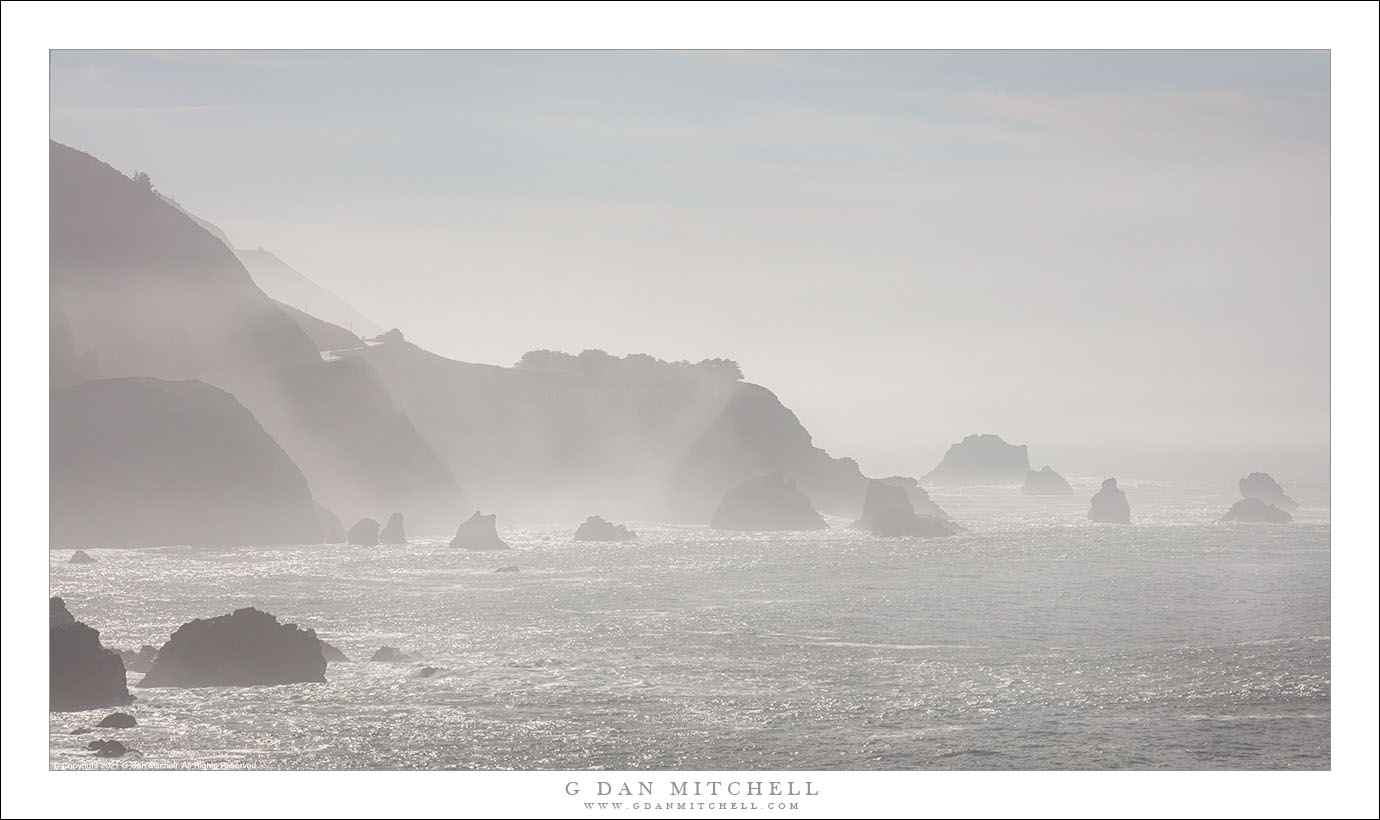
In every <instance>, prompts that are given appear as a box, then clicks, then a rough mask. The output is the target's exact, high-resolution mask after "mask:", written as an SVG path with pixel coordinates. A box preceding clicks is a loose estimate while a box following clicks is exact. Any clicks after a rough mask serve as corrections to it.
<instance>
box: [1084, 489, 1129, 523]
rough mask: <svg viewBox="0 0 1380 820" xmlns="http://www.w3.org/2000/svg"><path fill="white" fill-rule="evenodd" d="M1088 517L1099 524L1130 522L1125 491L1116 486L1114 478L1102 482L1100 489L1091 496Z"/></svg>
mask: <svg viewBox="0 0 1380 820" xmlns="http://www.w3.org/2000/svg"><path fill="white" fill-rule="evenodd" d="M1088 518H1089V520H1092V521H1096V522H1098V523H1101V524H1129V523H1131V504H1130V502H1128V501H1127V500H1126V493H1124V492H1122V491H1121V489H1120V488H1118V487H1117V486H1116V479H1115V478H1109V479H1107V480H1106V481H1103V482H1102V489H1100V490H1098V491H1097V495H1094V496H1093V498H1092V508H1091V509H1090V510H1088Z"/></svg>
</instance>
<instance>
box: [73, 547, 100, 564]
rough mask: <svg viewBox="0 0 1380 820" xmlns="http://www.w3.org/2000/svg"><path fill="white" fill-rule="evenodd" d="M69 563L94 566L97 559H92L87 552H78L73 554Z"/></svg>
mask: <svg viewBox="0 0 1380 820" xmlns="http://www.w3.org/2000/svg"><path fill="white" fill-rule="evenodd" d="M68 563H69V564H94V563H96V559H95V558H92V557H91V556H89V555H87V554H86V552H85V551H84V550H77V551H76V552H74V553H72V557H71V558H70V559H69V560H68Z"/></svg>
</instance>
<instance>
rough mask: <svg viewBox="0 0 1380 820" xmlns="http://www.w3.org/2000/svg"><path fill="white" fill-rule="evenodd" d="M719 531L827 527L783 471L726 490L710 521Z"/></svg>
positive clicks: (818, 528) (814, 528) (806, 498)
mask: <svg viewBox="0 0 1380 820" xmlns="http://www.w3.org/2000/svg"><path fill="white" fill-rule="evenodd" d="M710 524H711V526H713V527H714V529H716V530H740V531H744V532H766V531H784V530H825V529H828V528H829V525H828V524H826V523H824V519H823V518H820V516H819V513H818V512H816V511H815V508H814V505H813V504H811V503H810V499H809V497H808V496H806V495H805V494H804V493H802V492H801V491H800V490H798V489H796V486H795V481H794V480H792V479H789V478H786V477H785V476H783V475H782V474H781V471H780V470H777V471H776V472H772V473H768V474H767V475H764V476H762V477H761V478H754V479H752V480H750V481H745V482H743V483H742V484H740V485H738V486H737V487H734V488H732V489H730V490H728V491H727V492H725V493H724V500H723V503H721V504H719V508H718V509H717V510H715V511H714V518H713V520H712V521H711V522H710Z"/></svg>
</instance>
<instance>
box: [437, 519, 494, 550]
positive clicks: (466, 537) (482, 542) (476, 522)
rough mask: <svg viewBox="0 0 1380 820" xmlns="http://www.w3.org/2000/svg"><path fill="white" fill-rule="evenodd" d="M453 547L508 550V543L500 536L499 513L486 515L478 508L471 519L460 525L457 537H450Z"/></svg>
mask: <svg viewBox="0 0 1380 820" xmlns="http://www.w3.org/2000/svg"><path fill="white" fill-rule="evenodd" d="M450 545H451V547H458V548H462V549H467V550H506V549H508V545H507V544H505V543H503V539H502V538H499V537H498V515H497V514H494V513H490V514H489V515H484V514H482V513H480V512H479V511H478V510H476V511H475V513H474V515H472V516H470V520H468V521H466V522H465V523H463V524H461V525H460V529H458V530H456V531H455V537H454V538H452V539H450Z"/></svg>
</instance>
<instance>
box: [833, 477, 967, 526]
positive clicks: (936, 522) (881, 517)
mask: <svg viewBox="0 0 1380 820" xmlns="http://www.w3.org/2000/svg"><path fill="white" fill-rule="evenodd" d="M853 526H855V527H861V528H864V529H867V530H869V531H871V533H872V534H873V535H878V536H882V537H885V538H896V537H900V536H907V535H909V536H915V537H918V538H941V537H944V536H948V535H953V534H954V532H955V531H956V528H955V527H954V526H953V525H952V524H950V523H949V522H948V520H947V519H945V518H942V517H940V516H937V515H917V514H916V512H915V509H914V508H913V507H912V506H911V503H910V496H909V495H908V494H907V493H906V490H905V488H904V487H900V486H897V485H895V484H890V483H887V482H885V481H873V482H871V483H870V484H868V485H867V495H866V496H864V497H863V511H862V515H861V516H859V518H858V520H857V521H854V522H853Z"/></svg>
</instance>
